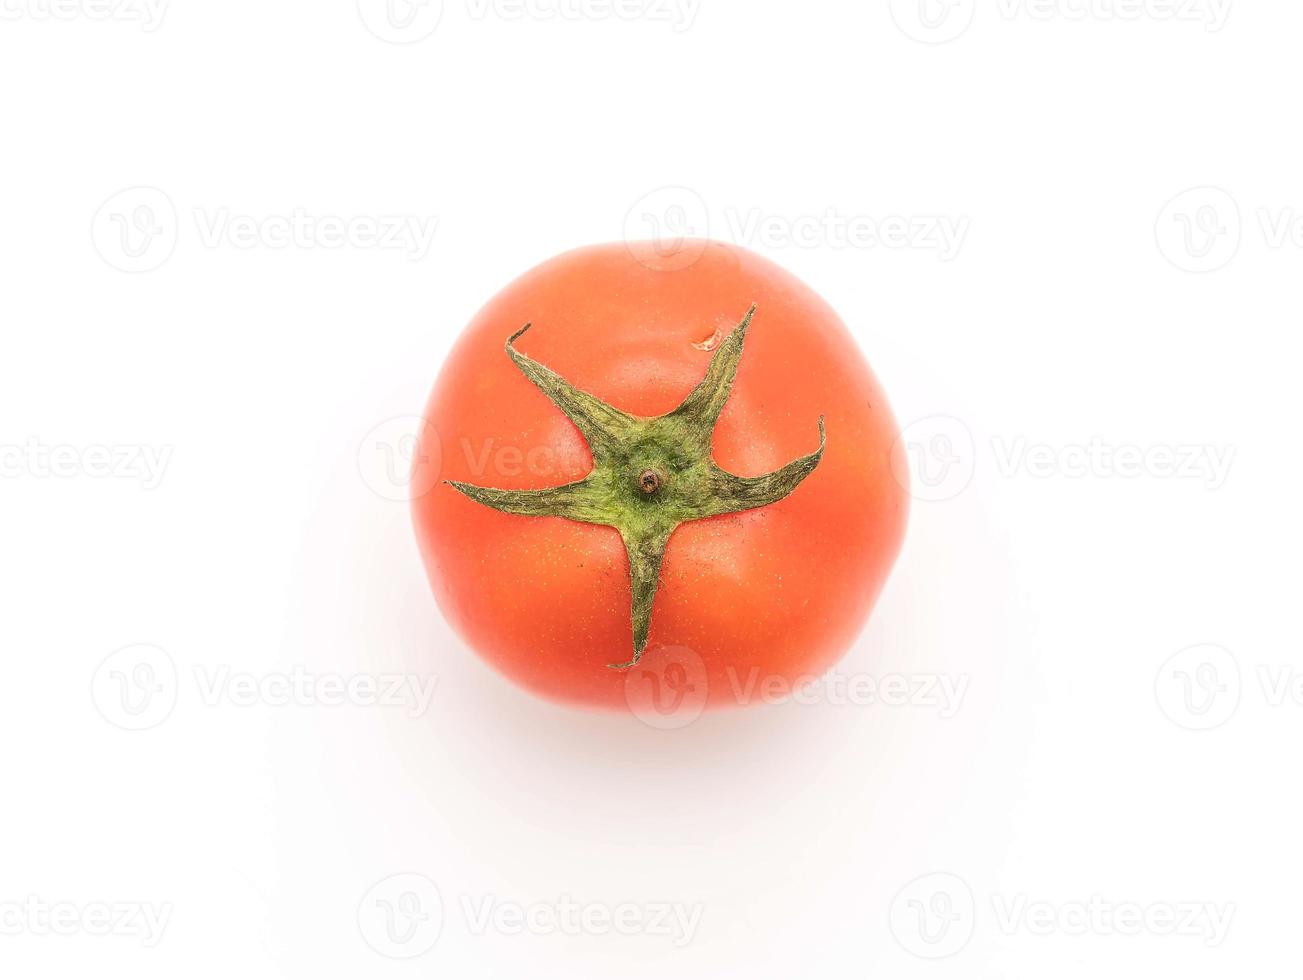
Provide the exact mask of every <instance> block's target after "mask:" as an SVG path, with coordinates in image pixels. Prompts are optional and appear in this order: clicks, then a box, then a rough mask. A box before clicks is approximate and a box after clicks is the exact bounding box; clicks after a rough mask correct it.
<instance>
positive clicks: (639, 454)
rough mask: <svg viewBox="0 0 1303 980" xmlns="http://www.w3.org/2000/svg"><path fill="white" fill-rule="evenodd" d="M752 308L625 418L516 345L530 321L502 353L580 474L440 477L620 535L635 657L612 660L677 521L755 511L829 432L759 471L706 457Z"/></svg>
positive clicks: (533, 513) (642, 644) (644, 620)
mask: <svg viewBox="0 0 1303 980" xmlns="http://www.w3.org/2000/svg"><path fill="white" fill-rule="evenodd" d="M755 312H756V307H755V306H754V305H753V306H752V307H751V309H750V310H748V311H747V314H746V316H745V317H744V318H743V319H742V322H741V323H740V324H739V325H738V326H737V327H736V328H735V329H734V330H733V332H732V333H731V334H729V336H728V339H726V340H725V341H724V342H723V343H722V344H720V345H719V347H718V348H717V349H716V350H715V353H714V355H713V356H712V357H711V359H710V365H709V366H708V367H707V369H706V376H705V377H704V378H703V379H702V380H701V382H700V383H699V384H698V385H697V387H696V388H694V389H693V390H692V393H691V394H689V395H688V397H687V398H685V399H684V400H683V403H682V404H681V405H679V407H678V408H676V409H675V410H674V411H672V412H670V413H669V414H668V415H660V416H656V417H653V418H644V417H641V416H636V415H630V414H628V413H627V412H622V411H620V410H619V409H617V408H615V407H614V406H612V405H608V404H607V403H606V402H604V401H602V400H601V399H600V398H598V397H596V396H595V395H590V394H588V393H587V392H584V391H580V390H579V389H578V388H576V387H574V385H572V384H570V382H568V381H566V380H565V379H564V378H562V377H561V376H560V375H559V374H557V373H556V372H555V371H552V370H551V369H549V368H547V367H544V366H543V365H542V364H539V363H538V362H537V361H534V360H532V359H531V358H529V357H527V356H526V355H524V354H522V353H520V352H519V351H517V350H516V348H515V342H516V341H517V340H519V339H520V338H521V337H522V336H523V335H524V334H525V331H527V330H529V328H530V324H525V326H524V327H523V328H522V329H520V330H519V331H517V332H516V333H514V334H512V336H511V337H510V338H509V339H508V340H507V344H506V351H507V356H508V357H510V358H511V359H512V361H513V362H515V364H516V366H517V367H519V368H520V370H521V373H523V374H524V375H525V377H527V378H528V379H529V380H530V381H532V382H533V383H534V384H535V385H537V386H538V388H539V389H540V390H541V391H542V392H543V393H544V394H545V395H547V397H548V398H549V399H550V400H551V402H552V404H554V405H556V407H557V408H559V409H560V410H561V411H562V412H564V413H565V415H566V417H567V418H569V419H570V421H571V422H573V423H574V424H575V426H576V427H577V428H578V429H579V432H580V434H581V435H583V437H584V439H585V440H586V441H587V442H588V447H589V449H590V450H591V451H592V454H593V469H592V472H591V473H589V474H588V476H586V477H584V479H582V480H580V481H578V482H577V483H570V484H566V485H564V486H559V487H548V488H546V489H543V490H495V489H493V488H490V487H477V486H472V485H471V484H467V483H458V482H456V481H448V482H449V484H450V485H451V486H452V487H454V488H455V489H456V490H458V491H459V492H461V493H463V494H465V495H466V496H467V497H469V498H470V499H471V500H474V501H476V502H477V503H480V504H483V505H484V506H486V507H492V508H494V509H495V510H499V511H502V512H503V513H506V514H516V515H519V516H522V517H564V518H567V519H569V520H573V521H581V522H583V523H586V524H602V525H606V526H608V527H613V528H615V529H616V530H618V531H619V532H620V537H621V539H622V540H623V541H624V547H625V551H626V552H627V554H628V556H629V582H630V588H631V593H632V602H631V614H632V624H633V658H632V659H631V660H629V661H628V662H626V663H618V664H610V665H609V666H610V667H611V668H613V669H615V670H623V669H626V668H628V667H632V666H634V665H635V664H637V663H638V661H639V660H640V659H641V658H642V655H643V651H644V650H645V649H646V647H647V640H648V636H649V633H650V631H651V617H652V607H653V605H654V604H655V600H656V589H657V587H658V585H659V584H660V569H661V563H662V561H663V560H664V558H665V549H666V547H667V546H668V545H669V541H670V537H671V536H672V535H673V534H674V530H675V528H677V527H678V526H679V525H680V524H683V523H685V522H687V521H695V520H701V519H703V518H706V517H717V516H719V515H721V514H735V513H738V512H740V511H745V510H754V509H755V508H757V507H764V506H767V505H768V504H772V503H775V502H776V501H779V500H782V499H783V498H784V497H786V496H787V495H788V494H790V493H791V492H792V491H793V490H795V489H796V488H797V486H799V485H800V484H801V482H802V481H803V480H805V478H806V477H808V476H809V475H810V474H811V473H813V472H814V470H815V467H817V466H818V465H819V461H820V460H821V459H822V458H823V451H824V447H825V446H826V445H827V437H826V434H825V432H824V420H823V418H822V416H821V417H820V418H819V448H818V449H817V450H815V451H814V452H812V453H810V454H809V455H808V456H802V457H800V458H799V459H795V460H793V461H792V462H790V463H788V464H787V465H786V466H784V467H782V468H781V469H778V470H775V471H774V472H772V473H767V474H765V475H764V476H756V477H741V476H735V475H733V474H732V473H728V472H726V471H724V470H723V469H721V468H720V467H719V466H717V465H716V464H715V461H714V460H713V459H712V458H711V437H712V435H713V433H714V429H715V423H716V421H717V420H718V419H719V415H720V412H722V411H723V410H724V406H725V404H727V402H728V397H729V394H730V393H731V392H732V389H733V381H734V379H735V378H736V376H737V368H738V363H739V361H740V360H741V358H742V348H743V345H744V343H745V341H746V333H747V328H748V327H749V326H750V325H751V320H752V318H753V317H754V316H755Z"/></svg>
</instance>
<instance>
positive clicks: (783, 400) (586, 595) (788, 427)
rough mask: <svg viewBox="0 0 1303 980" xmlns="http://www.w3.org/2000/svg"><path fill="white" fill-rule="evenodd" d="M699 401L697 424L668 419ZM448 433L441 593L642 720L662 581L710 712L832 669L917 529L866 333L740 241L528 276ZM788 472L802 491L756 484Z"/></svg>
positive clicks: (501, 649) (510, 292)
mask: <svg viewBox="0 0 1303 980" xmlns="http://www.w3.org/2000/svg"><path fill="white" fill-rule="evenodd" d="M697 253H700V255H699V257H697ZM694 258H695V261H693V259H694ZM753 305H754V307H755V311H754V315H753V316H752V317H750V318H749V324H750V325H749V326H748V327H746V328H745V331H744V341H745V342H744V343H743V332H740V331H739V330H738V327H739V324H740V323H741V322H743V321H744V318H747V313H748V310H749V309H750V308H751V307H752V306H753ZM527 323H528V324H532V327H531V329H530V330H529V331H528V332H527V333H525V334H523V335H521V336H519V337H513V335H515V334H517V332H518V331H520V330H521V328H522V327H523V326H524V325H525V324H527ZM508 338H513V340H512V343H511V345H509V347H508V349H504V345H507V344H508ZM512 351H515V352H516V353H514V354H513V353H511V352H512ZM730 352H731V353H730ZM730 358H731V361H730ZM721 365H722V366H721ZM729 371H734V372H735V377H734V376H732V375H731V374H729ZM726 375H727V376H726ZM712 378H714V380H713V381H712V380H711V379H712ZM725 381H727V382H731V386H730V385H724V387H723V388H720V385H723V384H724V382H725ZM712 385H714V388H713V389H712V388H711V386H712ZM548 386H552V389H551V392H550V393H549V392H548V391H545V389H546V388H548ZM712 391H714V393H715V394H716V395H718V397H715V398H714V400H713V402H712V401H711V397H710V396H711V393H712ZM585 393H586V394H585ZM694 393H696V394H695V395H694ZM588 396H595V397H593V398H589V397H588ZM690 396H691V397H690ZM567 399H569V400H570V401H569V402H567ZM585 399H587V400H585ZM694 399H695V401H694ZM576 400H578V401H576ZM598 400H600V401H598ZM685 400H686V402H687V404H688V406H689V407H690V406H692V405H693V404H695V405H696V406H697V408H698V409H699V410H700V411H699V413H698V415H694V416H692V417H693V418H694V419H696V421H695V422H693V423H692V425H695V426H697V428H692V427H691V426H689V427H687V428H673V427H671V428H668V429H667V428H665V427H664V426H668V425H670V423H669V422H666V423H664V424H663V425H662V424H661V423H660V422H658V421H657V419H658V418H660V417H665V416H667V415H670V413H674V412H675V410H676V409H678V408H679V407H680V406H682V405H684V403H685ZM603 403H605V404H604V405H603ZM687 411H688V409H687V408H684V409H681V412H687ZM585 412H587V413H588V414H585ZM593 413H596V415H597V416H601V418H600V419H595V418H594V417H593ZM716 415H717V421H716V420H715V417H716ZM678 417H679V416H678V415H673V416H670V418H671V422H672V421H673V420H674V419H677V418H678ZM683 417H684V418H687V416H686V415H685V416H683ZM821 417H822V418H823V419H824V426H825V427H826V434H827V435H826V446H825V448H824V449H823V452H822V455H820V454H819V446H820V418H821ZM572 418H574V419H576V420H578V421H579V422H581V423H583V426H584V428H582V429H581V426H580V425H578V424H576V421H572ZM648 419H651V420H652V421H651V422H647V421H646V420H648ZM425 420H426V423H427V424H426V426H425V434H424V436H423V445H422V452H420V453H418V454H417V456H418V462H417V464H416V472H415V473H414V474H413V486H414V487H419V488H422V489H423V490H424V491H425V492H422V493H420V494H419V495H418V496H416V497H415V499H414V501H413V508H414V517H415V524H416V530H417V536H418V539H419V543H420V547H421V553H422V556H423V558H424V561H425V566H426V570H427V572H428V574H429V578H430V582H431V584H432V586H433V590H434V594H435V597H436V599H437V600H438V602H439V605H440V607H441V608H442V610H443V612H444V614H445V615H446V617H447V618H448V620H449V622H450V623H451V624H452V625H453V626H454V627H455V629H456V630H457V632H458V633H460V634H461V636H462V637H463V638H464V639H465V640H466V642H467V643H468V644H469V645H470V646H471V647H472V648H473V649H475V650H476V651H477V652H478V653H479V654H480V655H481V656H482V657H484V659H486V660H487V661H488V662H489V663H490V664H492V665H493V666H494V667H496V668H497V669H498V670H499V671H501V672H502V673H504V674H506V675H507V676H508V677H510V678H511V679H512V680H514V681H516V682H517V683H519V684H521V685H523V686H524V687H526V688H528V689H529V690H531V691H534V692H535V693H537V694H540V695H543V696H545V697H548V698H551V699H554V700H557V701H562V702H567V703H573V704H581V705H587V706H602V707H618V708H624V707H625V706H626V704H627V702H626V694H625V686H626V677H627V668H628V667H629V665H630V663H631V661H633V660H636V659H637V658H638V656H639V655H640V654H641V653H642V650H641V649H639V648H638V644H639V642H640V640H639V635H638V620H639V614H638V612H637V602H636V601H634V598H633V597H634V595H635V593H636V591H637V588H636V583H637V580H638V579H639V569H641V574H642V578H643V579H644V580H645V579H648V578H650V579H651V584H652V591H653V594H652V598H651V600H650V623H649V625H648V622H647V614H646V609H644V612H643V614H642V622H643V633H644V634H645V635H644V636H643V638H642V642H645V645H646V652H647V654H648V655H649V660H648V661H645V662H644V663H645V664H646V663H649V662H651V659H652V657H651V655H652V654H654V653H655V652H656V651H657V650H659V649H665V648H670V649H674V650H687V651H690V652H691V654H690V655H691V656H693V657H695V658H699V661H698V669H699V670H700V672H701V677H700V680H701V683H702V685H703V686H704V688H705V692H700V691H699V692H698V694H702V693H704V695H705V698H704V699H705V701H706V702H707V703H708V704H709V705H711V706H720V705H726V704H733V703H737V702H738V701H739V700H741V699H743V697H744V692H745V691H748V690H750V691H752V692H753V694H754V692H758V691H759V690H761V689H762V686H763V685H764V684H765V683H766V682H770V679H777V683H779V684H780V685H781V684H784V683H786V684H791V683H794V682H795V681H796V679H797V678H799V677H802V676H808V675H818V674H821V673H823V672H824V671H825V670H827V668H828V667H829V666H831V665H832V664H833V663H834V662H835V661H836V660H837V659H838V657H840V656H841V655H842V654H843V653H844V652H845V650H846V648H847V647H848V646H849V645H850V643H851V642H852V641H853V640H854V639H855V637H856V635H857V634H858V633H859V631H860V630H861V628H862V627H863V625H864V622H865V619H866V618H867V616H868V614H869V611H870V609H871V608H872V606H873V603H874V601H875V600H876V598H877V596H878V593H879V591H880V590H881V588H882V585H883V582H884V580H885V579H886V577H887V573H888V572H889V570H890V568H891V565H892V562H893V561H894V560H895V557H896V554H897V552H898V551H899V548H900V544H901V539H902V537H903V535H904V530H905V521H906V514H907V510H908V507H907V494H906V491H905V488H904V487H902V486H901V485H900V483H899V482H898V481H897V479H896V477H895V476H894V475H893V466H892V462H893V454H897V453H899V452H900V449H899V447H898V446H897V444H896V442H897V435H898V432H897V428H896V424H895V422H894V420H893V418H892V415H891V411H890V409H889V408H888V405H887V400H886V397H885V396H884V394H883V392H882V389H881V388H880V387H879V385H878V382H877V380H876V379H875V378H874V376H873V374H872V373H871V371H870V370H869V366H868V364H867V363H865V360H864V358H863V356H862V355H861V354H860V352H859V350H858V349H857V347H856V345H855V342H854V340H853V339H852V338H851V336H850V334H849V333H848V332H847V330H846V328H845V327H844V325H843V324H842V322H841V321H840V320H839V319H838V317H837V315H836V314H835V313H834V312H833V311H832V310H831V309H830V308H829V306H828V305H827V304H826V303H825V302H824V301H823V300H822V299H820V298H819V297H818V296H817V295H816V294H815V293H814V292H812V291H811V290H810V289H809V288H808V287H806V286H805V285H803V284H802V283H801V282H799V281H798V280H797V279H795V278H794V277H793V276H791V275H790V274H788V273H787V272H784V271H783V270H782V269H780V268H778V267H777V266H775V265H773V264H772V263H770V262H768V261H766V260H765V259H762V258H760V257H759V256H757V255H754V254H752V253H750V252H748V251H745V250H743V249H739V248H735V247H733V246H729V245H724V244H720V243H715V242H712V243H702V242H685V243H683V245H682V246H681V247H680V249H679V250H677V251H671V252H669V253H667V252H666V251H665V250H664V249H663V248H659V249H658V248H656V247H653V246H652V245H650V244H635V245H625V244H623V243H621V244H614V245H603V246H596V247H592V248H583V249H579V250H577V251H573V252H568V253H566V254H564V255H561V256H559V257H557V258H554V259H552V260H551V261H548V262H545V263H543V264H542V265H540V266H538V267H537V268H535V269H533V270H531V271H530V272H527V273H526V274H525V275H523V276H521V277H520V278H519V279H517V280H516V281H515V282H513V283H511V284H510V285H509V286H507V288H506V289H504V290H503V291H502V292H500V293H499V294H498V295H497V296H495V297H494V298H493V299H492V300H491V301H490V302H489V304H488V305H487V306H486V307H484V309H483V310H481V311H480V313H479V314H478V315H477V316H476V317H475V319H474V320H473V321H472V323H471V324H470V326H469V327H468V328H467V329H466V331H465V332H464V333H463V334H462V336H461V337H460V339H459V340H458V341H457V343H456V345H455V346H454V347H453V349H452V351H451V353H450V354H449V356H448V360H447V363H446V364H445V365H444V367H443V370H442V372H441V373H440V375H439V378H438V381H437V383H436V384H435V388H434V392H433V394H432V395H431V397H430V401H429V405H428V407H427V408H426V412H425ZM626 420H631V421H626ZM685 424H686V423H685ZM622 426H623V427H624V428H621V427H622ZM658 426H660V427H658ZM608 429H609V431H608ZM599 430H600V431H599ZM617 430H618V431H617ZM610 432H617V435H615V436H612V435H610ZM683 433H688V434H689V435H690V437H688V436H683ZM701 433H704V437H703V438H704V442H702V443H701V445H702V446H703V449H702V452H701V453H697V452H696V451H695V450H694V449H692V446H695V445H697V443H696V442H695V441H694V440H696V438H697V436H698V435H700V434H701ZM680 441H682V442H685V443H691V444H692V445H691V446H688V447H687V448H685V447H684V446H683V445H680V444H679V442H680ZM712 446H713V463H712V462H711V460H710V458H709V457H710V454H711V447H712ZM899 462H900V461H899V459H897V464H898V465H897V467H896V472H903V468H902V467H900V465H899ZM785 467H789V469H788V470H786V471H785V470H784V468H785ZM717 469H718V471H721V472H722V475H719V473H717ZM798 469H799V470H800V472H797V470H798ZM774 471H780V472H786V473H787V474H788V477H789V478H788V479H787V480H786V483H784V484H783V486H782V487H781V488H779V490H777V491H775V490H774V488H773V486H772V485H771V484H768V483H765V481H758V480H748V479H747V478H756V477H761V476H762V475H764V474H770V473H773V472H774ZM729 474H734V476H730V475H729ZM453 484H456V485H453ZM576 486H578V488H577V489H574V490H569V491H559V492H554V493H553V494H537V493H534V494H530V493H525V494H520V493H503V492H502V491H542V490H548V489H549V488H556V487H563V488H565V487H571V488H574V487H576ZM721 487H722V488H723V489H721ZM426 488H428V489H426ZM482 488H489V489H482ZM555 493H561V494H562V495H563V496H564V497H565V502H564V503H562V504H556V503H555V500H556V499H560V498H557V497H555ZM763 493H767V494H768V495H769V497H775V498H776V499H773V500H772V502H765V501H766V500H767V498H764V497H762V496H751V494H763ZM780 493H781V496H780V495H779V494H780ZM703 495H704V496H703ZM735 498H736V499H735ZM703 499H705V500H706V502H705V503H702V502H701V500H703ZM737 500H741V501H743V502H742V503H738V502H737ZM540 501H541V502H540ZM721 501H723V502H724V503H722V504H721ZM757 501H761V502H760V503H759V504H758V505H757V506H753V507H750V506H749V504H752V503H756V502H757ZM557 508H560V509H557ZM604 508H613V509H612V510H611V511H610V513H615V514H618V515H622V516H621V517H620V521H625V522H626V524H628V523H629V522H632V525H631V526H632V527H633V529H632V530H631V529H630V526H625V525H624V524H622V525H621V526H622V527H623V528H624V530H623V533H622V531H621V530H617V528H616V527H613V526H607V525H606V524H604V523H602V521H603V520H604V519H605V518H604V515H605V514H607V510H604ZM504 511H505V512H504ZM558 513H561V514H564V515H566V516H555V515H556V514H558ZM623 515H627V519H626V517H625V516H623ZM680 518H683V519H682V520H680ZM585 521H597V523H586V522H585ZM666 535H668V544H666V545H665V546H664V548H663V551H662V552H660V554H661V555H663V558H661V559H660V561H661V563H660V565H659V568H658V569H656V570H655V571H656V574H655V575H651V574H650V570H649V567H650V566H651V565H654V560H653V558H654V557H655V556H652V555H651V550H654V547H655V545H656V541H657V540H658V538H659V540H660V541H661V542H662V543H663V541H664V540H665V537H666ZM628 541H633V542H634V543H633V544H630V545H629V548H628V549H626V542H628ZM643 541H646V542H650V544H647V545H646V548H644V546H643V545H642V544H638V543H637V542H643ZM643 551H646V552H647V553H646V554H643ZM631 552H633V553H635V555H637V556H639V561H637V562H631V559H630V553H631ZM631 568H632V570H633V577H634V579H635V583H634V584H631ZM613 665H614V666H613Z"/></svg>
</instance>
